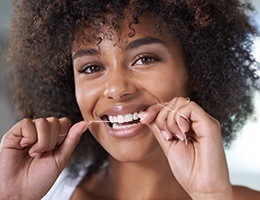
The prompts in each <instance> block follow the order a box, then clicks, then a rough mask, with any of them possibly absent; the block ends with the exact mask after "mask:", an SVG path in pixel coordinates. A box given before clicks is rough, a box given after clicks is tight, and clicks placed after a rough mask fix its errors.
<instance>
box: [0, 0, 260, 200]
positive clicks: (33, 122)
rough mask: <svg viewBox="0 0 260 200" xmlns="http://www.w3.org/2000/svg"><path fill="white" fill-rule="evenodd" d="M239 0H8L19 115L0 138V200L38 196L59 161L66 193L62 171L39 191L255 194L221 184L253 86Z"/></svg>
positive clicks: (102, 195)
mask: <svg viewBox="0 0 260 200" xmlns="http://www.w3.org/2000/svg"><path fill="white" fill-rule="evenodd" d="M250 9H251V7H250V4H246V3H244V4H243V3H241V2H239V1H235V0H232V1H230V0H229V1H210V0H208V1H200V0H197V1H195V0H193V1H191V0H190V1H163V0H158V1H58V0H57V1H38V0H37V1H36V0H35V1H30V2H29V1H20V2H17V3H16V9H15V10H14V14H15V15H14V16H13V21H12V30H11V33H12V35H11V38H12V44H11V47H10V52H11V60H12V62H13V63H12V64H13V67H12V69H11V71H12V77H13V79H12V80H13V88H14V101H15V103H16V106H17V110H18V112H19V114H20V118H25V117H27V118H26V119H23V120H21V121H20V122H18V123H17V124H16V125H14V126H13V127H12V128H11V129H10V130H9V131H8V132H7V133H6V134H5V136H4V137H3V139H2V142H1V154H0V175H1V180H0V188H1V189H0V194H1V198H2V199H9V198H12V199H40V198H42V197H43V196H44V195H46V193H47V192H48V191H49V190H50V188H51V187H52V185H53V184H54V182H55V181H56V179H57V177H58V176H59V174H60V173H61V172H62V171H63V170H64V168H65V167H66V168H67V169H68V170H66V171H65V173H66V175H65V178H66V177H67V174H69V177H70V180H71V184H72V185H73V186H72V187H70V190H71V191H70V192H69V194H68V193H67V192H68V190H67V189H68V187H69V186H68V185H69V184H68V183H67V179H62V181H59V182H58V184H56V185H55V186H54V187H53V189H52V190H51V191H50V192H49V193H48V194H47V196H45V199H55V198H56V199H57V198H62V199H66V198H67V199H195V200H196V199H199V200H203V199H248V197H250V198H251V199H259V197H260V194H259V192H257V191H253V190H250V189H248V188H243V187H238V186H232V185H231V184H230V181H229V175H228V169H227V164H226V159H225V154H224V149H223V145H222V141H223V142H224V144H225V145H229V144H230V142H231V141H232V140H233V139H234V138H235V132H236V131H237V130H238V129H239V128H241V126H242V125H243V124H244V123H245V121H246V120H247V119H248V118H249V117H250V115H252V113H253V105H252V102H251V99H252V94H253V91H254V90H255V89H259V77H258V76H257V74H256V70H257V69H258V68H259V67H258V65H257V63H256V61H255V60H254V58H253V57H252V55H251V44H252V36H256V30H255V28H254V26H253V25H252V24H250V23H249V19H248V17H247V16H246V15H245V14H244V13H245V11H248V10H250ZM72 124H73V125H72ZM76 146H77V147H76ZM75 148H76V149H75ZM75 182H76V184H75ZM70 186H71V185H70ZM13 188H16V190H15V191H13ZM55 195H57V196H55ZM66 195H67V196H66Z"/></svg>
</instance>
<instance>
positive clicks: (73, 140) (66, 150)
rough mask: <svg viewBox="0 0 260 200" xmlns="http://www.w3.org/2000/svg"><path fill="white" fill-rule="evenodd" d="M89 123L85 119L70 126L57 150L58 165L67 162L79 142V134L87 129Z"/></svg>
mask: <svg viewBox="0 0 260 200" xmlns="http://www.w3.org/2000/svg"><path fill="white" fill-rule="evenodd" d="M89 124H90V123H89V122H87V121H81V122H78V123H76V124H74V125H73V126H72V127H71V128H70V130H69V132H68V135H67V136H66V138H65V140H64V141H63V143H62V144H61V145H60V146H59V148H58V151H57V152H58V156H59V159H58V162H59V165H61V166H65V165H66V164H67V161H68V160H69V158H70V156H71V154H72V153H73V151H74V149H75V148H76V146H77V144H78V143H79V141H80V138H81V136H82V135H83V133H84V132H85V131H86V130H87V128H88V126H89Z"/></svg>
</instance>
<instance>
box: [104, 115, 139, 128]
mask: <svg viewBox="0 0 260 200" xmlns="http://www.w3.org/2000/svg"><path fill="white" fill-rule="evenodd" d="M141 112H142V111H141ZM141 112H139V113H137V112H134V113H129V114H126V115H117V116H113V115H108V116H107V118H108V120H109V121H110V126H111V127H112V128H113V129H122V128H130V127H131V126H133V125H135V124H136V123H139V122H140V113H141Z"/></svg>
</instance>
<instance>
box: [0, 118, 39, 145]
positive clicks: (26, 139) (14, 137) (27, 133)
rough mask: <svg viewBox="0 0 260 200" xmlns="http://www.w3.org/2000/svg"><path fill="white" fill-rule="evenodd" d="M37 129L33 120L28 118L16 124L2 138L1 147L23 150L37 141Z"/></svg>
mask: <svg viewBox="0 0 260 200" xmlns="http://www.w3.org/2000/svg"><path fill="white" fill-rule="evenodd" d="M36 138H37V137H36V129H35V126H34V123H33V122H32V120H31V119H29V118H26V119H23V120H21V121H19V122H18V123H16V124H15V125H14V126H13V127H12V128H11V129H10V130H9V131H8V132H7V133H6V134H5V135H4V136H3V138H2V140H1V146H3V147H5V148H13V149H21V148H22V149H23V148H24V147H27V146H30V145H32V144H34V143H35V141H36Z"/></svg>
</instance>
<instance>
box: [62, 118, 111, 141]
mask: <svg viewBox="0 0 260 200" xmlns="http://www.w3.org/2000/svg"><path fill="white" fill-rule="evenodd" d="M107 122H110V121H103V120H92V121H89V123H107ZM67 135H68V134H67V133H64V134H60V135H59V137H64V136H67Z"/></svg>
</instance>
